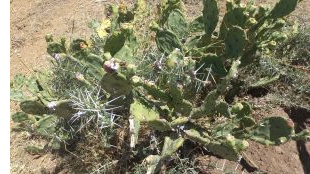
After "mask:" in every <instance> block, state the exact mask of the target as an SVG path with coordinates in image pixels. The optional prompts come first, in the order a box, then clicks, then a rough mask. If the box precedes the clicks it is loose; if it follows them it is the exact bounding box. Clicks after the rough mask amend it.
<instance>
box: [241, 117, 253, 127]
mask: <svg viewBox="0 0 310 174" xmlns="http://www.w3.org/2000/svg"><path fill="white" fill-rule="evenodd" d="M239 124H240V127H241V128H247V127H251V126H254V125H255V121H254V119H253V118H251V117H248V116H245V117H243V118H241V120H240V121H239Z"/></svg>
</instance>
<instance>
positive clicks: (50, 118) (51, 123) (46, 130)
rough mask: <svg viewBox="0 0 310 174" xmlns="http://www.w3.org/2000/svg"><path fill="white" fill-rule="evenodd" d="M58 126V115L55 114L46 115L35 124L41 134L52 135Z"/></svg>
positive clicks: (36, 129)
mask: <svg viewBox="0 0 310 174" xmlns="http://www.w3.org/2000/svg"><path fill="white" fill-rule="evenodd" d="M56 126H57V117H56V116H54V115H45V116H44V117H43V118H41V119H40V120H39V121H38V122H37V123H36V126H35V131H36V133H38V134H39V135H41V136H46V137H51V136H53V135H54V133H55V131H56Z"/></svg>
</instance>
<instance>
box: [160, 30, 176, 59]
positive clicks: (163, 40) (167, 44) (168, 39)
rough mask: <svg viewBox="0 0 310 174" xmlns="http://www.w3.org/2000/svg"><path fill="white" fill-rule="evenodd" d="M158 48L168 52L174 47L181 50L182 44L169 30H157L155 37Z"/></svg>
mask: <svg viewBox="0 0 310 174" xmlns="http://www.w3.org/2000/svg"><path fill="white" fill-rule="evenodd" d="M155 41H156V44H157V47H158V50H159V51H161V52H163V53H166V54H169V53H171V52H172V51H173V50H174V49H175V48H179V49H180V50H182V44H181V42H180V40H179V39H178V37H177V36H176V35H175V34H174V33H173V32H171V31H169V30H158V31H157V33H156V38H155Z"/></svg>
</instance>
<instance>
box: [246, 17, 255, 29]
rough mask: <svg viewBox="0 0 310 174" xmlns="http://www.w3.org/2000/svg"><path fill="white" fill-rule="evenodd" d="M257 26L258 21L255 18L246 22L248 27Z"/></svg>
mask: <svg viewBox="0 0 310 174" xmlns="http://www.w3.org/2000/svg"><path fill="white" fill-rule="evenodd" d="M255 24H257V21H256V19H255V18H249V19H248V20H247V21H246V22H245V26H246V27H251V26H253V25H255Z"/></svg>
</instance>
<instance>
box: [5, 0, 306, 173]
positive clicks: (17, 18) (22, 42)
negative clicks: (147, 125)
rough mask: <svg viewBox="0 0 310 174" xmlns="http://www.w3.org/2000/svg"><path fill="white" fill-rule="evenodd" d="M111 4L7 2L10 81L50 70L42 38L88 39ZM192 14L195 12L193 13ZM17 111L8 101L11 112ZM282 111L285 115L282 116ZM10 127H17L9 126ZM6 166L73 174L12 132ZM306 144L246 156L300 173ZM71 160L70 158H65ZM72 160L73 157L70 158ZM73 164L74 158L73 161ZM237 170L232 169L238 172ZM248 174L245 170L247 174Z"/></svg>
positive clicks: (302, 15) (302, 13) (192, 0)
mask: <svg viewBox="0 0 310 174" xmlns="http://www.w3.org/2000/svg"><path fill="white" fill-rule="evenodd" d="M108 2H112V1H106V0H11V1H10V14H11V16H10V20H11V25H10V35H11V36H10V37H11V50H10V78H11V79H12V77H14V75H16V74H18V73H26V74H30V73H32V72H33V70H35V69H41V68H46V67H48V66H49V64H48V62H49V59H50V57H49V56H48V55H47V53H46V43H45V39H44V36H45V35H46V34H48V33H53V34H54V36H55V38H57V37H60V36H65V37H66V38H68V39H70V38H76V37H77V36H79V37H80V38H84V39H86V38H88V37H89V35H90V33H91V29H89V27H88V23H89V22H90V21H91V20H92V19H98V20H100V19H102V18H103V17H104V7H105V4H107V3H108ZM197 2H198V1H197V0H187V1H186V3H187V5H188V7H189V9H188V13H189V14H196V12H197ZM309 9H310V1H309V0H304V1H303V2H302V3H301V4H300V6H299V8H298V10H297V11H296V12H294V16H295V17H297V18H298V19H302V20H305V21H310V20H309V15H308V14H309V12H310V10H309ZM195 10H196V12H195ZM17 109H18V106H17V105H16V104H15V103H12V102H11V112H14V111H15V110H17ZM285 111H286V112H285ZM269 112H270V114H271V115H272V114H277V115H287V114H289V115H290V116H291V117H293V118H296V116H297V115H300V114H304V117H305V121H304V122H298V121H300V120H294V121H295V123H298V125H299V126H301V127H304V128H309V124H307V125H306V124H304V123H305V122H306V120H308V121H309V117H310V116H309V115H308V114H309V113H307V112H306V113H301V112H293V111H289V110H283V109H282V108H275V109H271V111H269ZM10 125H11V128H14V127H15V124H14V123H12V122H11V123H10ZM10 138H11V139H10V145H11V146H10V153H11V158H10V164H11V166H10V167H11V173H16V174H22V173H71V172H70V170H69V169H66V168H63V167H62V165H61V158H60V157H59V156H58V155H55V154H51V153H48V154H44V155H30V154H29V153H27V152H25V150H24V148H25V147H27V146H28V145H33V144H36V145H38V144H39V145H40V144H41V145H44V143H45V142H43V141H42V140H37V139H34V138H32V137H30V136H29V135H28V134H27V133H26V132H16V131H11V134H10ZM309 152H310V144H309V142H308V143H303V142H297V143H296V142H289V143H286V144H284V145H282V146H279V147H271V148H270V147H269V148H267V147H264V146H262V145H258V144H256V143H251V146H250V148H249V149H248V150H247V151H246V152H245V154H246V155H247V156H248V158H249V159H250V160H251V161H252V162H253V163H255V165H256V166H257V167H258V168H259V169H260V170H262V171H265V172H267V173H275V174H277V173H279V174H280V173H281V174H282V173H283V174H284V173H287V174H293V173H294V174H302V173H310V169H309V166H310V164H309V161H310V157H309ZM68 158H70V157H68ZM72 159H74V158H72ZM72 161H74V160H72ZM210 161H211V162H213V163H214V161H216V162H217V164H218V166H220V165H221V166H222V164H223V162H224V160H221V159H216V158H214V157H211V158H209V162H210ZM225 165H226V167H225V168H230V169H232V170H233V169H235V166H236V165H237V164H236V163H229V162H227V163H226V162H225ZM218 166H217V167H216V170H206V173H223V172H224V171H222V170H221V167H218ZM241 169H242V167H241V166H240V167H239V168H238V170H236V171H240V172H241V171H242V170H241ZM248 172H250V171H245V173H248Z"/></svg>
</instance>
